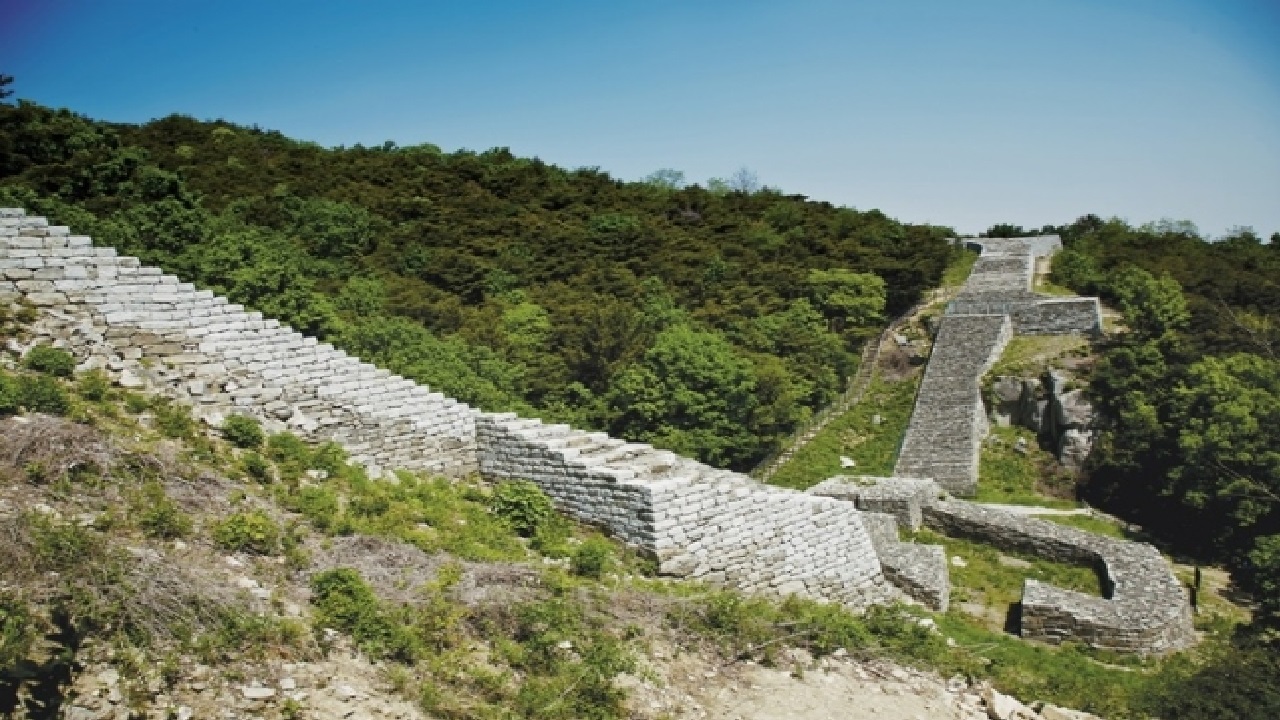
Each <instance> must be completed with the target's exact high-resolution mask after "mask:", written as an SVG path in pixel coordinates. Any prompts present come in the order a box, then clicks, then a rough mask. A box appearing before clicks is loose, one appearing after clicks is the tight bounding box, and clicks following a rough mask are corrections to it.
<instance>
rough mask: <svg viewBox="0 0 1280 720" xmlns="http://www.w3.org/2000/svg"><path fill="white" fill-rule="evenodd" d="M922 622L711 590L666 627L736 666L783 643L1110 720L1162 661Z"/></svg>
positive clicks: (946, 618) (1138, 694)
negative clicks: (701, 641) (921, 671)
mask: <svg viewBox="0 0 1280 720" xmlns="http://www.w3.org/2000/svg"><path fill="white" fill-rule="evenodd" d="M686 585H687V583H686ZM924 616H925V613H924V612H923V611H921V610H919V609H918V608H901V607H898V608H892V607H890V608H886V607H875V608H872V609H870V610H869V611H867V612H866V613H862V614H860V613H854V612H851V611H849V610H846V609H844V608H841V607H839V606H838V605H833V604H829V603H818V602H814V601H811V600H801V599H798V598H794V597H793V598H790V599H787V600H783V601H776V600H768V599H763V598H750V597H743V596H741V595H739V594H737V593H733V592H727V591H712V592H707V593H704V594H701V595H698V596H693V597H687V598H685V600H684V601H683V602H681V603H679V604H677V605H676V606H675V609H674V610H673V612H672V613H671V620H672V624H673V625H674V626H675V628H676V630H677V631H678V632H679V633H680V634H681V635H686V634H691V635H697V636H702V637H704V638H706V639H708V640H710V641H712V642H714V643H716V644H717V645H719V646H720V647H721V648H722V649H723V651H724V652H725V654H726V655H728V656H730V657H735V658H738V659H746V658H750V659H754V660H757V661H759V662H761V663H763V664H766V665H767V664H771V663H773V662H776V660H777V657H776V655H777V651H778V650H779V649H781V647H783V646H785V645H792V646H798V647H804V648H806V649H808V650H809V651H810V652H812V653H813V654H814V655H815V656H822V655H826V654H829V653H831V652H833V651H835V650H836V649H844V650H846V651H847V652H848V653H849V654H850V655H851V656H853V657H859V658H861V657H872V658H874V657H890V658H893V659H895V660H897V661H900V662H904V663H907V664H910V665H915V666H922V667H927V668H930V669H932V670H935V671H936V672H938V673H939V674H940V675H942V676H943V677H951V676H955V675H959V676H961V677H965V678H969V679H973V680H989V681H990V682H991V683H992V684H993V685H995V687H996V688H997V689H999V690H1001V691H1002V692H1005V693H1010V694H1013V695H1015V696H1017V697H1019V698H1024V699H1036V700H1044V701H1047V702H1052V703H1055V704H1058V705H1063V706H1066V707H1072V708H1078V709H1082V710H1085V711H1088V712H1093V713H1098V714H1101V715H1103V716H1105V717H1109V718H1131V717H1141V716H1142V710H1143V696H1144V694H1145V691H1146V690H1147V688H1148V687H1149V683H1150V682H1151V679H1152V671H1154V670H1156V669H1158V668H1159V667H1160V666H1161V661H1160V660H1154V659H1153V660H1143V659H1139V658H1134V657H1120V656H1116V655H1114V654H1111V653H1101V652H1096V651H1093V650H1090V649H1087V648H1083V647H1080V646H1075V645H1066V646H1063V647H1051V646H1047V645H1041V644H1037V643H1028V642H1025V641H1023V640H1020V639H1018V638H1016V637H1013V636H1010V635H1008V634H1006V633H1003V632H1000V631H998V630H991V629H987V628H984V627H981V626H979V625H976V624H975V623H974V622H973V620H972V618H970V617H969V616H967V615H965V614H963V613H962V612H959V611H956V610H953V611H951V612H950V613H947V614H945V615H933V616H932V617H933V619H934V622H936V624H937V629H936V630H932V629H930V628H928V627H926V626H923V625H921V624H920V623H919V621H920V620H921V619H922V618H923V617H924ZM1104 663H1105V664H1104Z"/></svg>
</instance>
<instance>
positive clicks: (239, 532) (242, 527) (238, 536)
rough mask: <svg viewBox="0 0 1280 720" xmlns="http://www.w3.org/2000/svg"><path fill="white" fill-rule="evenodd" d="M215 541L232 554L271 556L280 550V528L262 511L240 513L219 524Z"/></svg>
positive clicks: (214, 531) (214, 536) (215, 531)
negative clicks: (244, 553) (245, 553)
mask: <svg viewBox="0 0 1280 720" xmlns="http://www.w3.org/2000/svg"><path fill="white" fill-rule="evenodd" d="M213 539H214V541H215V542H217V543H218V546H219V547H221V548H222V549H224V550H229V551H231V552H247V553H253V554H255V555H271V554H274V553H275V552H276V551H277V550H279V548H280V526H279V525H277V524H276V522H275V521H274V520H272V519H271V518H270V517H269V516H267V514H266V513H264V512H262V511H261V510H252V511H249V512H240V513H236V514H235V515H232V516H231V517H228V518H227V519H226V520H223V521H222V522H220V523H218V525H217V526H216V527H214V529H213Z"/></svg>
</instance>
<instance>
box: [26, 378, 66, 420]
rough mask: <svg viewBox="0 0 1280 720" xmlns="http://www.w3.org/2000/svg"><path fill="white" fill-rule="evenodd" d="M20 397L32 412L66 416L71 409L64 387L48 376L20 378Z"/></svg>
mask: <svg viewBox="0 0 1280 720" xmlns="http://www.w3.org/2000/svg"><path fill="white" fill-rule="evenodd" d="M18 395H19V397H20V398H21V404H22V406H23V407H25V408H26V409H27V410H29V411H30V412H42V413H48V414H50V415H66V414H67V411H68V410H69V409H71V399H70V398H68V397H67V392H66V391H65V390H63V389H62V385H61V384H60V383H59V382H58V381H57V380H55V379H53V378H52V377H50V376H48V375H37V376H34V377H20V378H18Z"/></svg>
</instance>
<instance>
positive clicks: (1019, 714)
mask: <svg viewBox="0 0 1280 720" xmlns="http://www.w3.org/2000/svg"><path fill="white" fill-rule="evenodd" d="M982 700H983V702H985V703H986V705H987V717H989V718H991V720H1039V718H1040V716H1039V715H1037V714H1036V711H1034V710H1032V709H1031V708H1029V707H1027V706H1026V705H1023V704H1022V703H1020V702H1018V701H1017V699H1016V698H1013V697H1010V696H1008V695H1005V694H1004V693H1002V692H1000V691H998V690H996V689H995V688H991V687H988V688H986V689H984V690H983V691H982Z"/></svg>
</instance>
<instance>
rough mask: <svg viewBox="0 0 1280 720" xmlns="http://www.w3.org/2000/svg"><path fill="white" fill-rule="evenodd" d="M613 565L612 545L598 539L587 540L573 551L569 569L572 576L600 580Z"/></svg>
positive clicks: (602, 539)
mask: <svg viewBox="0 0 1280 720" xmlns="http://www.w3.org/2000/svg"><path fill="white" fill-rule="evenodd" d="M612 564H613V545H612V544H610V543H609V541H608V540H605V539H604V538H600V537H593V538H588V539H587V540H585V541H584V542H583V543H582V544H581V545H579V546H578V547H577V549H575V550H574V551H573V557H572V558H571V559H570V560H569V569H570V570H572V571H573V574H574V575H580V576H582V577H589V578H597V579H598V578H600V577H603V576H604V574H605V572H606V571H608V569H609V568H610V566H612Z"/></svg>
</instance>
